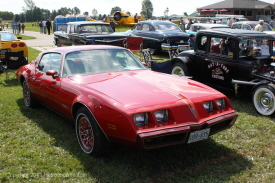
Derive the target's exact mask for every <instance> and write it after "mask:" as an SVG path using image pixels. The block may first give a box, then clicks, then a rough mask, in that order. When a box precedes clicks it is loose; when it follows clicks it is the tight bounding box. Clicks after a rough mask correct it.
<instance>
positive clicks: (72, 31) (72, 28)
mask: <svg viewBox="0 0 275 183" xmlns="http://www.w3.org/2000/svg"><path fill="white" fill-rule="evenodd" d="M70 33H74V25H72V26H71V31H70Z"/></svg>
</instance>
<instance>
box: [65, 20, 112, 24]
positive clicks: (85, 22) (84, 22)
mask: <svg viewBox="0 0 275 183" xmlns="http://www.w3.org/2000/svg"><path fill="white" fill-rule="evenodd" d="M67 24H69V25H109V24H108V23H104V22H94V21H76V22H68V23H67Z"/></svg>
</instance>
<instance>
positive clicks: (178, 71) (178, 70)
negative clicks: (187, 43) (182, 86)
mask: <svg viewBox="0 0 275 183" xmlns="http://www.w3.org/2000/svg"><path fill="white" fill-rule="evenodd" d="M172 74H173V75H178V76H185V74H184V71H183V70H182V68H181V67H179V66H176V67H174V68H173V70H172Z"/></svg>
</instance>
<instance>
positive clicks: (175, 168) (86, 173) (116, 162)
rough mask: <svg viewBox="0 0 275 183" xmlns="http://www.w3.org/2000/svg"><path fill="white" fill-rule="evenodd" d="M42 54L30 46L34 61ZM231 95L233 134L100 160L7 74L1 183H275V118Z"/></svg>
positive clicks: (0, 116)
mask: <svg viewBox="0 0 275 183" xmlns="http://www.w3.org/2000/svg"><path fill="white" fill-rule="evenodd" d="M38 53H39V51H36V50H34V49H32V48H29V55H30V58H29V60H33V59H34V58H35V57H36V56H37V55H38ZM158 57H163V55H159V56H158ZM228 96H229V98H230V99H231V102H232V104H233V106H234V108H235V110H236V111H237V112H238V114H239V117H238V119H237V121H236V124H235V125H234V126H233V127H232V128H231V129H229V130H226V131H223V132H221V133H218V134H216V135H214V136H212V137H210V138H209V139H207V140H205V141H201V142H197V143H193V144H189V145H179V146H174V147H169V148H163V149H157V150H152V151H140V150H135V149H131V148H128V147H124V146H118V147H117V148H116V150H115V151H114V152H112V154H111V155H110V156H107V157H101V158H94V157H91V156H88V155H86V154H84V153H83V152H82V151H81V149H80V147H79V145H78V143H77V139H76V136H75V129H74V127H73V125H72V124H71V123H69V122H68V121H66V120H65V119H63V118H62V117H60V116H58V115H57V114H55V113H54V112H52V111H51V110H49V109H47V108H44V107H39V108H37V109H30V108H27V107H25V106H24V103H23V99H22V89H21V86H20V85H19V83H18V81H17V80H16V79H12V80H8V81H7V80H6V79H5V74H2V75H0V155H1V156H0V182H1V183H2V182H53V183H56V182H110V183H113V182H115V183H124V182H125V183H129V182H132V183H140V182H144V183H155V182H156V183H167V182H168V183H169V182H171V183H172V182H173V183H174V182H180V183H182V182H188V183H204V182H213V183H216V182H232V183H236V182H241V183H243V182H261V183H262V182H274V180H275V173H274V172H275V159H274V156H275V142H274V139H275V123H274V117H272V118H269V117H263V116H260V115H258V114H257V113H256V112H255V110H254V108H253V106H252V103H251V97H250V96H249V97H243V98H238V99H236V98H234V97H233V96H232V95H231V94H228Z"/></svg>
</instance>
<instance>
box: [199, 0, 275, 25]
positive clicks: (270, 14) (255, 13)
mask: <svg viewBox="0 0 275 183" xmlns="http://www.w3.org/2000/svg"><path fill="white" fill-rule="evenodd" d="M197 10H198V12H200V16H211V17H213V16H215V15H216V14H231V15H244V17H245V18H247V19H248V20H259V19H264V20H265V21H269V20H270V19H274V16H275V5H274V4H270V3H266V2H263V1H259V0H224V1H221V2H218V3H214V4H211V5H208V6H203V7H200V8H198V9H197Z"/></svg>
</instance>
